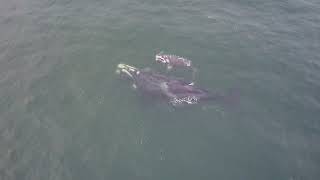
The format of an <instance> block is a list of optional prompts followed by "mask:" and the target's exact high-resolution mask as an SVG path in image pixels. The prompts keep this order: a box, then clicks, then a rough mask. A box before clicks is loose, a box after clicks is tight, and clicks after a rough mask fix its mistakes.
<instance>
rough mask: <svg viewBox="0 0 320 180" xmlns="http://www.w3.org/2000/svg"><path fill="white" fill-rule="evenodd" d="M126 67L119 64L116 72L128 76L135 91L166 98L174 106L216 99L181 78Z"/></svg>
mask: <svg viewBox="0 0 320 180" xmlns="http://www.w3.org/2000/svg"><path fill="white" fill-rule="evenodd" d="M127 66H128V65H124V64H119V65H118V70H119V71H118V70H117V71H118V72H123V73H124V74H126V75H127V76H129V77H130V79H131V80H132V81H133V84H134V85H135V87H136V88H137V90H139V91H141V92H142V93H144V94H147V95H152V96H157V97H163V98H166V99H167V100H168V101H169V103H171V104H172V105H174V106H179V105H191V104H198V103H199V102H201V101H205V100H210V99H214V98H215V97H217V95H213V94H212V93H210V92H209V91H208V90H205V89H202V88H199V87H196V86H194V85H193V84H192V83H190V82H187V81H185V80H183V79H181V78H176V77H169V76H165V75H163V74H160V73H156V72H154V71H151V70H148V69H142V70H140V69H137V68H135V67H132V66H128V67H127Z"/></svg>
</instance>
